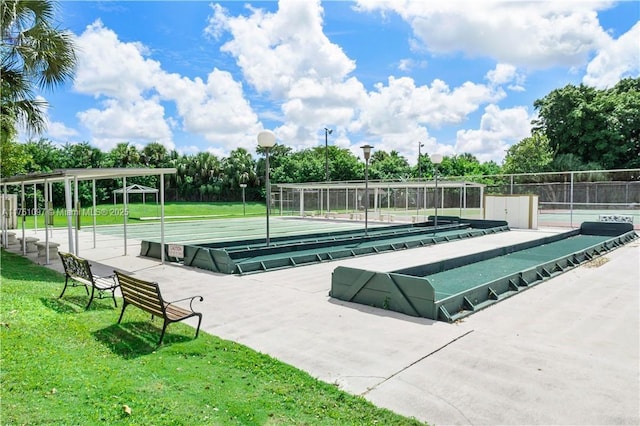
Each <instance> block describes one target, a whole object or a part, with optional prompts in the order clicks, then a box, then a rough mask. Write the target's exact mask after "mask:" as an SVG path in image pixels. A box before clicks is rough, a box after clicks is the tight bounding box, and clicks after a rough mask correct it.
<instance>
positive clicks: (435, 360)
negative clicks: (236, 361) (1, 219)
mask: <svg viewBox="0 0 640 426" xmlns="http://www.w3.org/2000/svg"><path fill="white" fill-rule="evenodd" d="M558 231H559V230H557V229H546V230H538V231H516V230H512V231H509V232H506V233H500V234H495V235H488V236H484V237H478V238H472V239H467V240H462V241H455V242H450V243H445V244H439V245H436V246H430V247H424V248H416V249H411V250H404V251H398V252H393V253H385V254H379V255H373V256H363V257H358V258H353V259H345V260H339V261H335V262H327V263H321V264H316V265H309V266H304V267H299V268H292V269H283V270H278V271H272V272H266V273H260V274H253V275H248V276H229V275H221V274H215V273H212V272H210V271H204V270H198V269H194V268H189V267H184V266H180V265H175V264H164V265H162V264H159V262H157V261H156V260H155V259H147V258H141V257H139V256H138V253H139V243H136V242H131V244H130V245H129V246H128V255H127V256H123V251H122V239H121V238H118V237H117V236H102V235H98V236H97V238H98V244H97V246H98V248H96V249H93V248H89V247H91V246H92V236H91V233H90V232H87V231H81V232H80V239H81V252H80V255H81V256H83V257H86V258H88V259H90V260H91V261H92V263H93V264H94V265H95V267H96V268H98V269H100V270H103V271H105V272H108V271H111V270H113V269H120V270H123V271H127V272H129V273H134V274H135V275H137V276H140V277H141V278H143V279H148V280H154V281H158V282H159V283H160V285H161V288H162V291H163V293H164V295H165V297H166V298H167V299H177V298H182V297H185V296H191V295H196V294H198V295H202V296H204V298H205V301H204V302H203V303H202V304H200V305H199V306H198V307H199V309H200V310H201V311H202V312H203V313H204V318H203V323H202V330H203V331H205V332H208V333H210V334H214V335H217V336H219V337H221V338H224V339H229V340H233V341H236V342H238V343H241V344H244V345H247V346H249V347H251V348H253V349H255V350H257V351H260V352H263V353H267V354H269V355H271V356H273V357H275V358H277V359H279V360H281V361H284V362H286V363H289V364H291V365H294V366H295V367H297V368H299V369H302V370H304V371H306V372H308V373H309V374H310V375H312V376H314V377H317V378H318V379H320V380H323V381H326V382H330V383H336V384H338V385H339V386H340V387H341V388H342V389H344V390H345V391H347V392H350V393H353V394H357V395H362V396H364V397H365V398H367V399H368V400H370V401H372V402H373V403H374V404H376V405H378V406H382V407H386V408H389V409H391V410H393V411H395V412H398V413H401V414H404V415H407V416H413V417H416V418H418V419H421V420H424V421H427V422H429V423H430V424H436V425H444V424H447V425H448V424H456V425H467V424H510V425H522V424H540V425H541V424H558V425H559V424H589V425H601V424H611V425H620V424H623V425H637V424H640V364H639V359H640V316H639V311H640V309H639V306H640V297H639V296H640V291H639V283H640V243H639V242H638V241H637V240H636V241H635V242H632V243H631V244H628V245H626V246H624V247H622V248H619V249H617V250H614V251H613V252H611V253H608V254H606V255H605V256H604V257H605V258H606V260H607V261H606V262H604V263H602V264H601V265H600V266H597V267H589V266H587V265H583V266H581V267H579V268H576V269H573V270H571V271H569V272H567V273H564V274H562V275H560V276H557V277H555V278H553V279H551V280H548V281H546V282H544V283H541V284H539V285H537V286H535V287H533V288H532V289H530V290H527V291H525V292H523V293H522V294H519V295H516V296H514V297H511V298H508V299H506V300H504V301H502V302H500V303H498V304H495V305H493V306H491V307H489V308H487V309H485V310H483V311H481V312H479V313H476V314H474V315H471V316H469V317H467V318H465V319H464V320H463V321H462V322H459V323H456V324H446V323H443V322H437V321H431V320H427V319H423V318H415V317H410V316H406V315H402V314H398V313H395V312H390V311H385V310H382V309H376V308H371V307H368V306H363V305H357V304H351V303H346V302H342V301H337V300H334V299H331V298H330V297H329V296H328V292H329V289H330V285H331V272H332V271H333V269H335V267H337V266H338V265H344V266H354V267H359V268H366V269H374V270H380V271H385V270H390V269H398V268H402V267H405V266H410V265H415V264H419V263H428V262H433V261H436V260H438V259H444V258H449V257H454V256H460V255H464V254H468V253H472V252H477V251H483V250H487V249H489V248H493V247H496V246H499V245H509V244H515V243H518V242H522V241H528V240H532V239H537V238H540V237H543V236H546V235H550V234H552V233H555V232H558ZM561 231H563V230H561ZM27 232H28V233H31V234H30V235H33V231H27ZM40 237H42V238H43V233H42V231H41V232H40ZM66 238H67V236H66V231H58V230H56V231H54V235H53V237H52V238H51V240H53V241H56V242H59V243H61V247H60V249H61V250H63V251H64V250H66V243H65V240H66ZM10 248H11V249H17V246H11V247H10ZM31 257H34V256H33V255H31ZM599 263H600V262H599ZM49 266H50V267H53V268H55V269H58V270H61V265H60V262H59V260H58V259H55V260H54V261H53V262H52V264H51V265H49ZM114 315H115V314H114ZM169 332H171V329H169Z"/></svg>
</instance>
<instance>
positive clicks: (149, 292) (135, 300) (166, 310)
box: [116, 271, 204, 345]
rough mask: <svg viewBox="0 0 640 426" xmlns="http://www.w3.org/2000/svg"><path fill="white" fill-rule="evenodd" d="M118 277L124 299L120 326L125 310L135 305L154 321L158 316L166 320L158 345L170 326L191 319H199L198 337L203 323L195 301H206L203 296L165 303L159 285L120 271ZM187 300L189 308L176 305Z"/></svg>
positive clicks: (117, 273)
mask: <svg viewBox="0 0 640 426" xmlns="http://www.w3.org/2000/svg"><path fill="white" fill-rule="evenodd" d="M116 277H117V281H118V283H119V284H120V290H121V291H122V298H123V302H122V312H121V313H120V318H119V319H118V324H120V321H122V316H123V315H124V310H125V309H126V308H127V306H129V305H133V306H136V307H138V308H140V309H142V310H143V311H145V312H148V313H150V314H151V319H152V320H153V317H156V316H157V317H161V318H162V319H163V320H164V323H163V324H162V333H161V334H160V340H159V341H158V345H161V344H162V339H163V338H164V333H165V331H166V329H167V326H168V325H169V324H171V323H173V322H178V321H182V320H185V319H187V318H191V317H198V327H197V328H196V336H195V338H197V337H198V333H199V332H200V323H201V322H202V314H201V313H200V312H195V311H194V310H193V301H194V300H196V299H197V300H199V301H200V302H202V301H203V300H204V299H203V298H202V296H193V297H187V298H185V299H180V300H174V301H173V302H165V301H164V299H163V298H162V294H161V293H160V287H159V286H158V283H156V282H150V281H145V280H141V279H139V278H135V277H132V276H130V275H126V274H123V273H121V272H118V271H116ZM186 300H189V301H190V302H189V307H188V308H184V307H181V306H178V305H176V303H177V302H184V301H186Z"/></svg>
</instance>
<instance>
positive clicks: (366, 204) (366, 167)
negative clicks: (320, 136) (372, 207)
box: [360, 144, 373, 237]
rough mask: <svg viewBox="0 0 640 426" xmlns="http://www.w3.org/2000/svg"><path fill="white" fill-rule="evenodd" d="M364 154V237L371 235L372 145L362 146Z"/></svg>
mask: <svg viewBox="0 0 640 426" xmlns="http://www.w3.org/2000/svg"><path fill="white" fill-rule="evenodd" d="M360 148H362V152H363V153H364V235H365V237H366V236H368V235H369V158H370V157H371V149H372V148H373V147H372V146H371V145H369V144H367V145H362V146H361V147H360Z"/></svg>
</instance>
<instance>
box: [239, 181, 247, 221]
mask: <svg viewBox="0 0 640 426" xmlns="http://www.w3.org/2000/svg"><path fill="white" fill-rule="evenodd" d="M246 187H247V184H246V183H241V184H240V188H242V215H243V216H246V215H247V208H246V204H245V198H244V189H245V188H246Z"/></svg>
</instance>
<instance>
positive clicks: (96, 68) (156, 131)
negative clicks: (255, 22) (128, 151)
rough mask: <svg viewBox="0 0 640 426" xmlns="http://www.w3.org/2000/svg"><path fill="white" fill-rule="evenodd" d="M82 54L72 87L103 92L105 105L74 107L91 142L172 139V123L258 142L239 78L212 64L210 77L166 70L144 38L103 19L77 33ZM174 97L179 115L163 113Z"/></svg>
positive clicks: (215, 136) (222, 144)
mask: <svg viewBox="0 0 640 426" xmlns="http://www.w3.org/2000/svg"><path fill="white" fill-rule="evenodd" d="M78 46H79V60H78V71H77V74H76V79H75V85H74V89H75V90H76V91H78V92H80V93H84V94H89V95H92V96H94V97H96V98H101V97H106V100H103V101H102V103H101V107H102V108H101V109H98V108H92V109H90V110H87V111H83V112H80V113H78V114H77V116H78V118H79V119H80V121H81V123H82V124H83V125H84V126H86V127H87V129H88V130H89V131H90V133H91V140H92V142H93V143H94V144H96V145H98V146H101V147H104V148H109V147H113V146H115V144H117V143H119V142H133V143H138V144H141V145H144V144H146V143H149V142H160V143H162V144H164V145H165V146H166V147H167V148H168V149H173V148H174V147H175V145H174V142H173V135H172V129H180V130H184V131H186V132H190V133H192V134H194V135H197V136H202V137H203V138H204V139H206V140H207V141H209V142H211V143H212V144H217V145H218V147H219V148H217V149H219V150H220V151H221V152H229V151H231V150H232V149H235V148H237V147H238V146H242V147H246V148H253V147H255V134H256V133H257V132H258V131H259V130H260V126H259V124H258V121H257V116H256V114H255V113H254V112H253V110H252V109H251V106H250V105H249V102H248V101H247V100H246V99H245V98H244V96H243V88H242V84H240V83H238V82H236V81H234V79H233V77H232V76H231V74H229V73H228V72H226V71H221V70H218V69H214V70H213V71H212V72H211V73H210V74H209V75H208V76H207V81H203V80H202V79H200V78H195V79H193V80H191V79H189V78H186V77H182V76H179V75H177V74H169V73H167V72H166V71H164V70H163V69H162V67H161V64H160V63H159V62H157V61H154V60H151V59H148V58H145V56H146V55H148V49H147V48H146V47H144V46H143V45H141V44H140V43H125V42H122V41H120V40H119V39H118V36H117V35H116V34H115V33H114V32H113V31H112V30H110V29H108V28H105V27H104V25H103V24H102V23H101V22H100V21H96V22H94V23H93V24H92V25H90V26H88V27H87V29H86V31H85V32H84V33H83V34H82V35H81V36H79V37H78ZM167 103H173V104H175V106H176V110H177V116H166V115H165V109H166V108H165V106H166V105H167Z"/></svg>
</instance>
